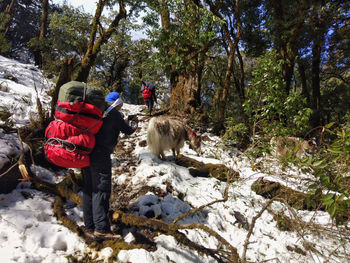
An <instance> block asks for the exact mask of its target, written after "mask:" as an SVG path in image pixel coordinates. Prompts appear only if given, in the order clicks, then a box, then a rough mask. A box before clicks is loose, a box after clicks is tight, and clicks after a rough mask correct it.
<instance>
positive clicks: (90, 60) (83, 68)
mask: <svg viewBox="0 0 350 263" xmlns="http://www.w3.org/2000/svg"><path fill="white" fill-rule="evenodd" d="M118 2H119V13H118V15H117V16H116V17H115V18H114V20H113V21H112V22H111V24H110V25H109V27H108V29H107V30H106V31H104V30H103V29H102V34H101V35H100V36H99V38H98V39H97V40H96V41H95V39H96V34H97V29H98V27H99V26H100V18H101V14H102V11H103V8H104V6H105V4H106V0H99V2H98V4H97V9H96V12H95V17H94V20H93V22H92V27H91V32H90V40H89V44H88V48H87V51H86V53H85V56H84V58H83V59H82V61H81V65H80V68H79V70H78V73H77V76H76V78H75V80H77V81H82V82H87V79H88V77H89V73H90V70H91V68H92V66H93V65H94V64H95V60H96V57H97V54H98V52H100V50H101V46H102V45H103V44H104V43H106V42H107V40H108V39H109V38H110V37H111V35H112V34H113V33H114V32H115V30H116V28H117V27H118V25H119V22H120V21H121V20H122V19H123V18H125V17H126V9H125V6H124V1H123V0H119V1H118Z"/></svg>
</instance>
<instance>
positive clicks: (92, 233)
mask: <svg viewBox="0 0 350 263" xmlns="http://www.w3.org/2000/svg"><path fill="white" fill-rule="evenodd" d="M84 235H85V237H86V238H89V239H92V240H95V239H96V236H95V234H94V232H92V231H86V232H85V233H84Z"/></svg>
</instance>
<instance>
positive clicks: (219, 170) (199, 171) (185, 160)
mask: <svg viewBox="0 0 350 263" xmlns="http://www.w3.org/2000/svg"><path fill="white" fill-rule="evenodd" d="M175 163H176V164H177V165H180V166H183V167H186V168H189V169H188V170H189V172H190V174H191V175H192V176H193V177H214V178H216V179H218V180H220V181H227V176H228V175H229V176H230V177H231V179H230V180H231V181H232V179H234V178H239V173H238V172H237V171H234V170H232V169H230V168H228V167H226V166H225V165H223V164H212V163H207V164H205V163H203V162H199V161H197V160H196V159H192V158H189V157H186V156H184V155H182V154H179V155H178V156H177V157H176V160H175Z"/></svg>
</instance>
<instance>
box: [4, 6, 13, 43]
mask: <svg viewBox="0 0 350 263" xmlns="http://www.w3.org/2000/svg"><path fill="white" fill-rule="evenodd" d="M15 3H16V0H12V1H11V3H10V4H8V5H7V6H6V9H5V12H4V13H5V14H6V15H9V16H10V19H9V20H8V21H7V23H6V24H5V32H4V35H5V36H6V35H7V33H8V32H9V30H10V27H11V23H12V19H13V16H14V12H13V11H14V7H15Z"/></svg>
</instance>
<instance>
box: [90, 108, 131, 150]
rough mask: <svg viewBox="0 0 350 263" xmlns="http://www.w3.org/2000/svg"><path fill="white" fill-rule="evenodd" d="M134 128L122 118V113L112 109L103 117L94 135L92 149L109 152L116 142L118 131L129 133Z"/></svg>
mask: <svg viewBox="0 0 350 263" xmlns="http://www.w3.org/2000/svg"><path fill="white" fill-rule="evenodd" d="M135 130H136V129H133V128H132V127H130V125H129V124H128V123H127V122H126V121H125V120H124V119H123V116H122V114H121V113H120V112H119V111H118V110H117V109H115V108H114V109H112V110H111V111H110V112H109V113H108V115H107V117H105V118H104V119H103V124H102V127H101V129H100V130H99V132H98V133H97V134H96V135H95V139H96V142H95V148H94V151H98V152H100V153H101V152H103V153H105V154H111V153H112V152H113V151H114V147H115V146H116V144H117V142H118V137H119V133H120V132H123V133H125V134H128V135H129V134H132V133H133V132H135Z"/></svg>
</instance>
